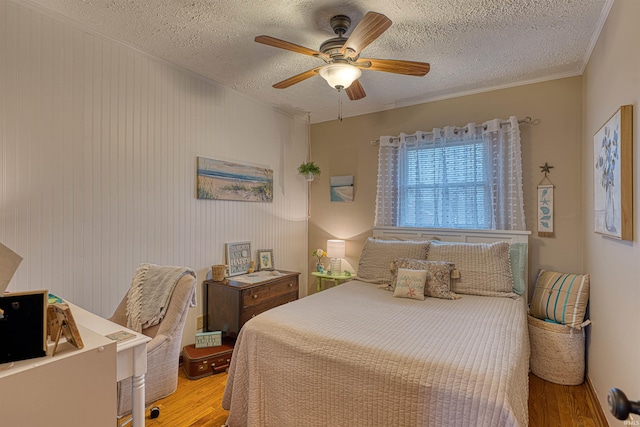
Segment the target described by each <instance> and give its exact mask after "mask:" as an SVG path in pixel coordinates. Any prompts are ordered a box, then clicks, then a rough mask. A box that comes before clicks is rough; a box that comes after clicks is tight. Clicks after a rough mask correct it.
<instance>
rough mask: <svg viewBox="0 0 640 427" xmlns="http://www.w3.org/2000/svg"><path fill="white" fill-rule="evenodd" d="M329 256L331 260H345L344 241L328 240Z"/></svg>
mask: <svg viewBox="0 0 640 427" xmlns="http://www.w3.org/2000/svg"><path fill="white" fill-rule="evenodd" d="M327 256H328V257H329V258H344V257H345V243H344V240H327Z"/></svg>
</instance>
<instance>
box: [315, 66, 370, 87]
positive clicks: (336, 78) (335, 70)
mask: <svg viewBox="0 0 640 427" xmlns="http://www.w3.org/2000/svg"><path fill="white" fill-rule="evenodd" d="M319 73H320V76H322V78H323V79H325V80H326V81H327V83H329V86H331V87H332V88H336V89H338V90H341V89H346V88H348V87H349V86H351V83H353V82H354V81H356V80H358V78H359V77H360V76H361V75H362V71H360V69H359V68H358V67H356V66H353V65H350V64H343V63H334V64H328V65H325V66H324V67H322V68H321V69H320V71H319Z"/></svg>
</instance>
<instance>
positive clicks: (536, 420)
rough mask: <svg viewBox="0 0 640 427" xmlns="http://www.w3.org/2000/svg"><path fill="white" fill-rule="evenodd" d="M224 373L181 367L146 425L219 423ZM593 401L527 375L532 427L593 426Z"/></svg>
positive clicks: (579, 390) (580, 390) (580, 389)
mask: <svg viewBox="0 0 640 427" xmlns="http://www.w3.org/2000/svg"><path fill="white" fill-rule="evenodd" d="M226 381H227V374H226V373H221V374H217V375H213V376H210V377H206V378H202V379H199V380H189V379H187V378H186V376H185V375H184V372H183V371H182V369H180V377H179V379H178V390H177V391H176V392H175V393H174V394H172V395H171V396H169V397H167V398H165V399H163V400H160V401H159V402H157V403H156V406H158V407H159V408H160V417H159V418H156V419H154V420H151V419H149V418H148V416H149V411H147V414H146V415H147V420H146V427H154V426H171V427H220V426H222V425H223V424H224V422H225V421H226V419H227V415H228V412H227V411H225V410H224V409H222V406H221V404H222V393H223V392H224V385H225V383H226ZM595 408H596V406H595V403H594V402H593V401H592V400H591V398H590V395H589V393H588V392H587V386H586V384H582V385H580V386H562V385H557V384H552V383H550V382H547V381H544V380H541V379H540V378H538V377H536V376H535V375H533V374H531V375H530V376H529V425H530V426H531V427H542V426H544V427H546V426H551V427H556V426H595V427H605V425H604V424H601V423H600V422H599V421H598V416H597V413H596V409H595Z"/></svg>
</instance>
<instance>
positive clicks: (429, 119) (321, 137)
mask: <svg viewBox="0 0 640 427" xmlns="http://www.w3.org/2000/svg"><path fill="white" fill-rule="evenodd" d="M402 78H409V77H400V76H399V77H398V79H402ZM425 78H427V79H428V78H429V76H428V75H427V76H426V77H425ZM345 108H348V106H347V107H345ZM512 115H515V116H517V117H518V118H524V117H526V116H530V117H531V118H532V119H533V120H534V123H535V124H524V125H521V126H520V129H521V137H522V155H523V185H524V192H525V210H526V215H527V229H529V230H531V231H534V234H532V236H531V239H530V255H529V271H530V276H531V279H532V280H531V284H530V287H531V286H533V278H534V276H535V273H536V271H537V270H538V268H540V267H542V268H548V269H558V270H561V271H567V272H582V270H583V264H582V245H581V244H580V242H581V232H582V213H581V207H580V206H581V198H582V192H581V169H582V164H581V157H580V156H581V154H580V153H581V149H580V144H581V77H572V78H566V79H560V80H554V81H549V82H544V83H537V84H532V85H527V86H519V87H514V88H509V89H503V90H496V91H492V92H486V93H481V94H477V95H470V96H464V97H459V98H455V99H449V100H444V101H438V102H432V103H427V104H422V105H417V106H412V107H406V108H401V109H395V110H390V111H385V112H380V113H375V114H368V115H364V116H358V117H353V118H348V119H344V121H342V122H339V121H331V122H325V123H319V124H315V125H312V127H311V141H312V149H311V151H312V156H313V159H314V160H315V161H316V162H317V163H318V164H319V165H320V167H321V168H322V175H321V176H320V178H319V179H316V181H314V182H313V183H312V184H311V205H310V206H311V217H310V220H309V254H310V253H311V251H312V250H313V248H316V247H321V248H325V247H326V240H327V239H328V238H344V239H347V261H348V262H349V264H350V265H351V266H352V267H353V269H354V270H355V269H356V268H357V266H358V259H359V254H360V251H361V249H362V245H363V244H364V241H365V240H366V238H367V237H368V236H370V235H371V232H372V226H373V218H374V211H375V193H376V188H375V187H376V177H377V161H378V155H377V147H375V146H372V145H371V143H370V142H371V141H372V140H375V139H377V138H378V137H380V136H381V135H398V134H399V133H401V132H404V133H413V132H415V131H418V130H425V131H428V130H431V129H432V128H434V127H443V126H446V125H458V126H463V125H465V124H467V123H469V122H475V123H482V122H484V121H487V120H490V119H493V118H502V119H506V118H508V117H509V116H512ZM545 162H548V163H549V164H550V165H552V166H554V169H552V172H551V175H550V179H551V180H552V181H553V183H554V184H555V185H556V190H555V232H556V235H555V237H551V238H541V237H538V236H537V235H536V234H535V230H536V216H535V213H536V210H535V209H536V206H535V201H536V197H537V192H536V186H537V185H538V182H539V181H540V179H541V178H542V177H543V175H542V174H541V173H540V168H539V166H540V165H542V164H544V163H545ZM332 175H354V176H355V200H354V202H353V203H335V202H334V203H332V202H330V201H329V178H330V177H331V176H332ZM312 261H313V259H312V258H310V262H312ZM311 265H313V264H311ZM313 285H314V280H313V279H310V281H309V286H310V287H313Z"/></svg>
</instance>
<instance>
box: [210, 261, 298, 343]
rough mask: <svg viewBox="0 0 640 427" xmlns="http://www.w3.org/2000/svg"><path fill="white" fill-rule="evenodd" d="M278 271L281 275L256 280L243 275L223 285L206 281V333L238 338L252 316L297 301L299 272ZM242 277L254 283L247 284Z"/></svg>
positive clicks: (263, 275) (267, 274) (261, 275)
mask: <svg viewBox="0 0 640 427" xmlns="http://www.w3.org/2000/svg"><path fill="white" fill-rule="evenodd" d="M279 272H280V273H281V274H280V275H279V276H270V272H262V271H261V272H258V273H257V275H256V276H253V277H249V276H248V275H242V276H236V277H230V278H228V279H226V280H224V281H222V282H215V281H213V280H205V281H204V282H203V283H204V286H205V289H204V292H205V296H204V300H205V307H204V309H205V313H207V317H206V324H205V327H204V330H205V331H222V334H223V336H228V337H232V338H235V337H237V336H238V333H239V332H240V328H242V326H243V325H244V324H245V323H246V322H247V321H248V320H249V319H251V318H252V317H255V316H257V315H258V314H260V313H262V312H264V311H267V310H269V309H271V308H274V307H277V306H279V305H282V304H286V303H288V302H291V301H294V300H297V299H298V287H299V281H298V276H300V273H296V272H291V271H281V270H279ZM243 278H246V279H247V280H250V281H254V282H255V283H245V281H244V279H243ZM241 280H243V281H241Z"/></svg>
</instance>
